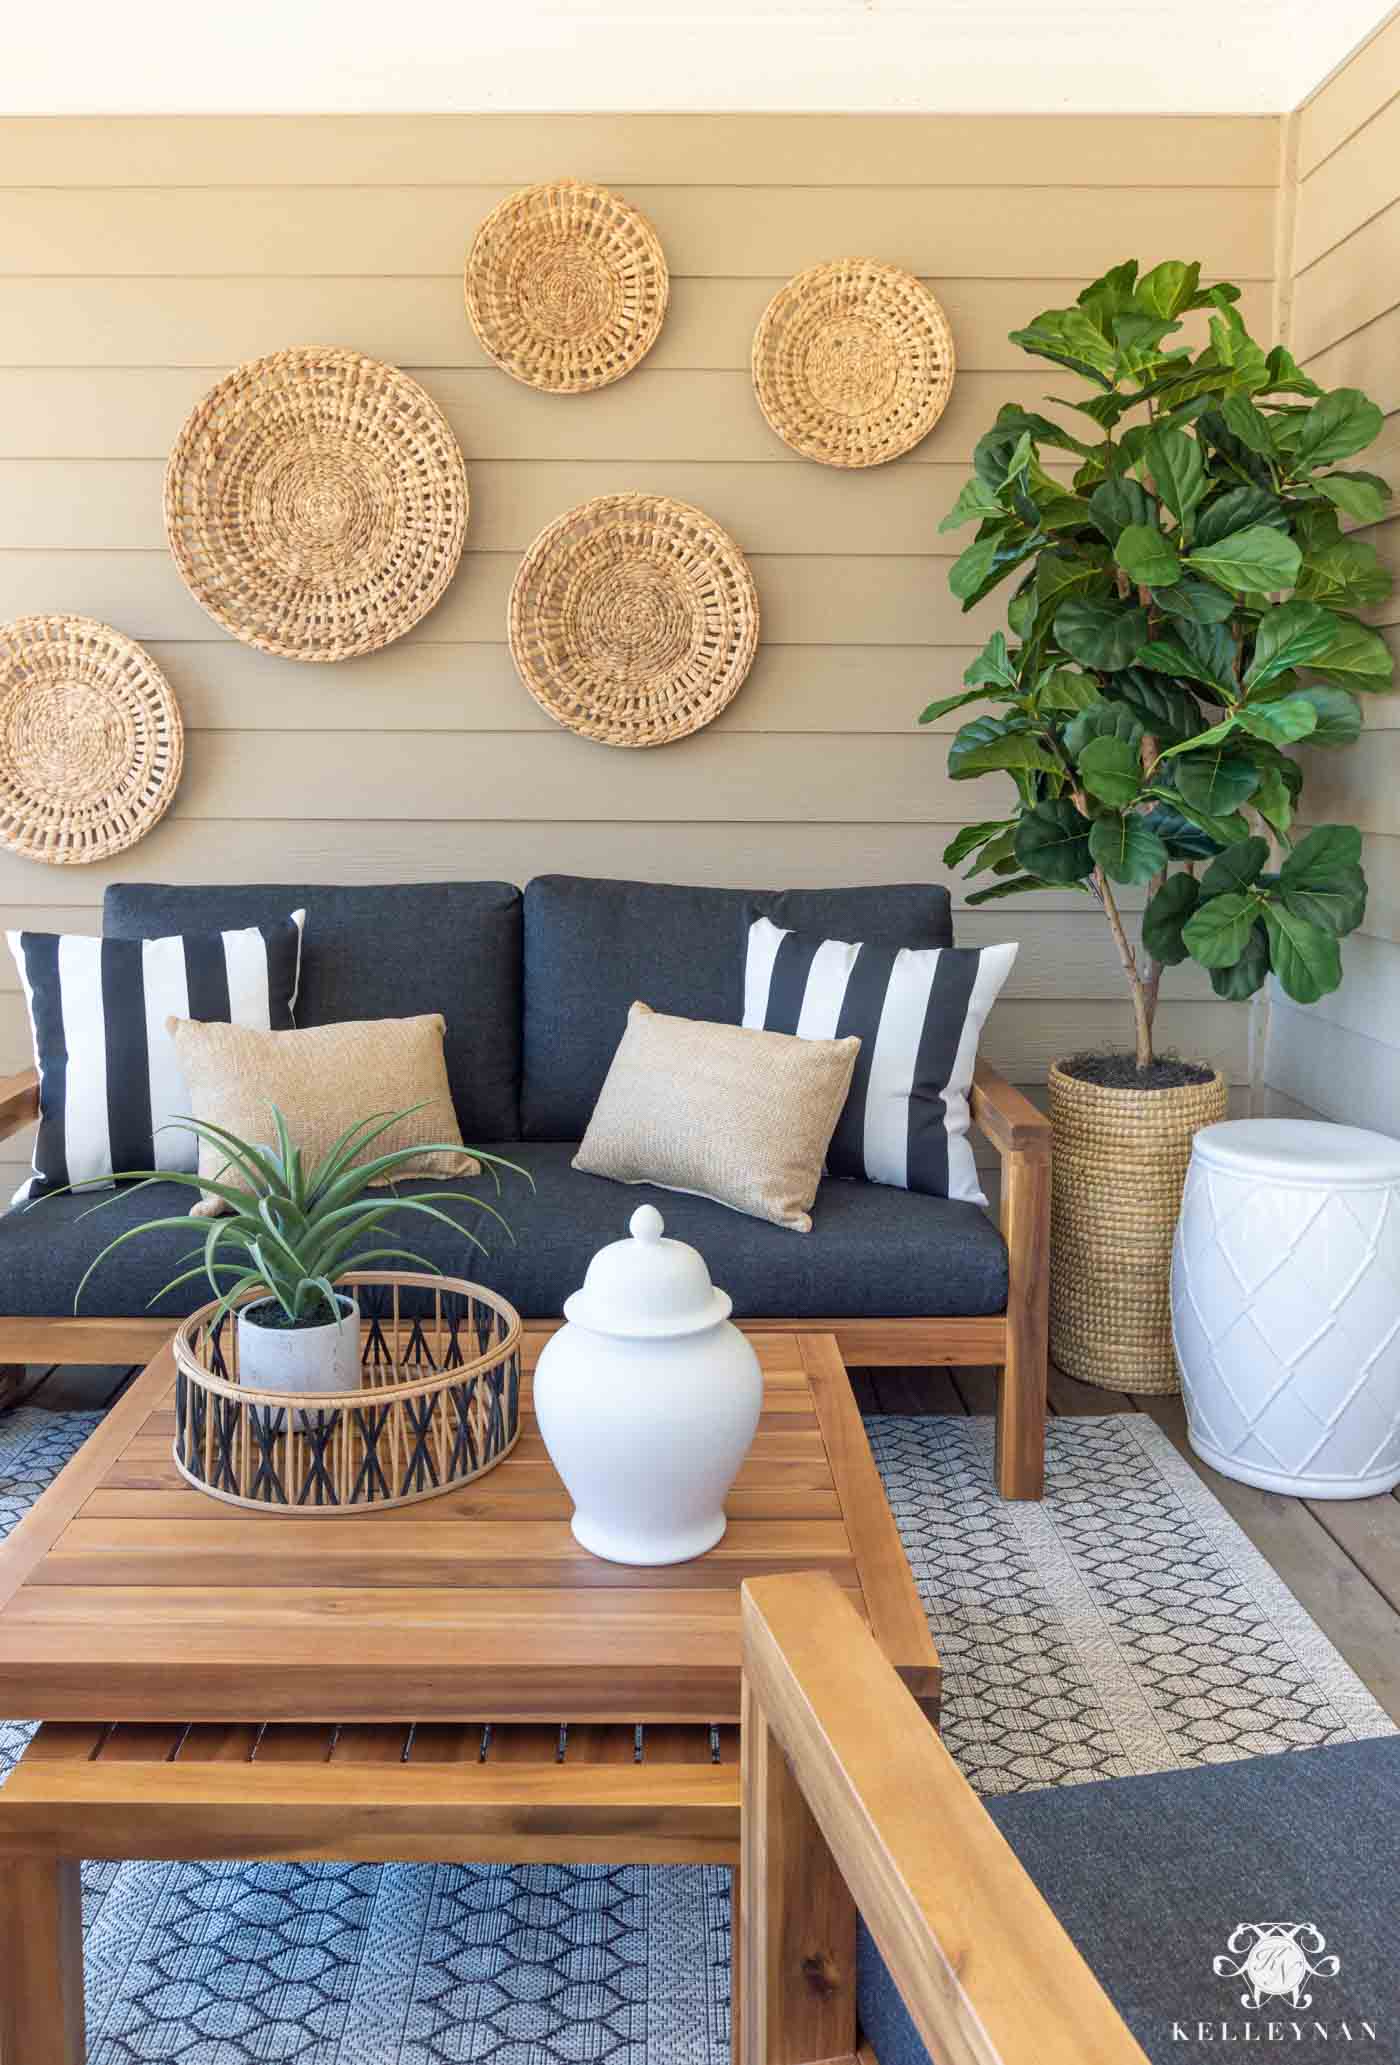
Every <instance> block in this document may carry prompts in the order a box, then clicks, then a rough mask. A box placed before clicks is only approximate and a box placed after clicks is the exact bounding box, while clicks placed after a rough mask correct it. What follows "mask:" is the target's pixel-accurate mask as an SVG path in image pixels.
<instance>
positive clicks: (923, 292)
mask: <svg viewBox="0 0 1400 2065" xmlns="http://www.w3.org/2000/svg"><path fill="white" fill-rule="evenodd" d="M953 371H954V356H953V333H952V331H951V330H950V329H949V327H948V318H947V317H946V316H945V315H944V313H943V310H942V309H941V308H940V307H939V305H938V302H937V301H936V300H935V298H934V296H933V295H932V294H931V293H930V292H929V290H928V288H927V287H926V286H924V284H923V282H922V281H921V280H916V279H915V278H914V276H913V274H912V273H907V272H902V271H901V270H900V268H899V267H898V266H897V265H885V264H884V263H883V262H882V261H881V260H879V259H878V258H835V259H832V260H831V261H830V263H829V264H826V265H814V266H811V267H810V268H809V269H808V270H807V271H806V272H800V273H798V275H797V276H796V278H795V279H791V280H789V281H788V283H787V285H786V286H785V287H780V288H779V289H778V292H777V293H776V294H775V295H774V296H773V299H772V300H771V301H770V302H769V304H768V306H767V308H766V309H765V310H764V313H763V317H762V320H761V321H760V323H759V326H758V329H757V331H756V332H755V334H754V340H753V383H754V387H755V388H756V390H757V393H758V401H759V406H760V408H761V409H762V410H763V413H764V415H765V416H766V417H767V418H768V421H769V424H770V425H771V427H772V428H773V429H774V430H776V431H777V433H778V436H779V437H780V438H781V439H782V440H783V443H784V444H787V445H791V447H792V449H793V450H794V451H795V452H801V453H802V455H803V457H804V458H807V459H817V460H819V461H820V462H821V464H822V465H823V466H850V467H854V466H883V465H884V464H885V463H886V461H887V460H890V459H897V458H898V457H899V456H900V454H901V453H902V452H907V451H909V450H910V449H911V448H912V447H913V446H914V445H916V444H917V443H918V442H919V440H920V438H923V437H927V436H928V433H929V432H930V431H931V430H932V428H933V426H934V424H935V423H936V422H937V421H938V419H939V417H940V416H941V415H942V414H943V411H944V409H945V408H946V407H947V404H948V397H949V395H950V394H951V393H952V391H953Z"/></svg>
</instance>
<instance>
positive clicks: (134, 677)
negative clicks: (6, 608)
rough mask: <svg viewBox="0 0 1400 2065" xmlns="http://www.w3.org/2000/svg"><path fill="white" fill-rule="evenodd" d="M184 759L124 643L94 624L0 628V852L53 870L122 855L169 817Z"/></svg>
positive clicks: (147, 678)
mask: <svg viewBox="0 0 1400 2065" xmlns="http://www.w3.org/2000/svg"><path fill="white" fill-rule="evenodd" d="M184 751H185V733H184V726H183V725H182V724H181V722H180V712H179V709H178V707H177V706H176V702H175V697H174V695H173V694H172V692H171V688H170V684H169V682H168V681H167V680H166V678H165V676H164V675H163V674H162V673H161V671H160V669H159V667H157V665H156V663H155V661H154V660H153V659H152V658H151V656H150V654H149V653H145V652H143V651H142V650H141V648H140V646H139V645H137V644H136V643H135V641H134V640H133V639H130V638H127V637H126V636H125V635H124V634H123V633H122V632H120V631H114V630H113V629H112V627H111V625H110V624H99V623H96V622H95V621H94V620H93V619H92V618H91V617H68V616H52V617H18V618H16V619H15V621H14V622H13V623H10V624H3V625H0V845H3V846H7V847H8V848H9V849H10V851H11V852H12V853H21V854H23V855H24V856H25V858H26V859H28V860H42V861H48V862H49V863H50V864H51V865H53V866H55V867H74V866H81V865H83V864H84V863H86V862H89V861H95V860H107V859H109V858H110V856H111V855H112V854H114V853H123V852H125V850H126V848H127V847H128V846H134V845H135V844H136V842H137V840H138V839H142V838H144V837H145V835H146V833H147V832H149V831H150V829H151V827H152V825H153V824H155V822H156V821H157V819H158V818H160V817H162V816H163V815H164V814H165V812H166V811H167V810H168V809H169V807H170V802H171V798H172V797H173V796H174V794H175V789H176V785H177V784H178V782H179V779H180V769H181V767H182V765H183V763H184Z"/></svg>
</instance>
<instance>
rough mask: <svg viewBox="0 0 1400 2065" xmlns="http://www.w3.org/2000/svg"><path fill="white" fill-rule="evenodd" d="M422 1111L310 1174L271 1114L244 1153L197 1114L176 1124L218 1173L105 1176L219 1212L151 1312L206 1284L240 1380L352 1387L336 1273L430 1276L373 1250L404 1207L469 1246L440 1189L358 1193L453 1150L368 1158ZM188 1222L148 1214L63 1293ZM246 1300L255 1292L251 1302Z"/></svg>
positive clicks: (404, 1256) (378, 1129)
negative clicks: (173, 1193)
mask: <svg viewBox="0 0 1400 2065" xmlns="http://www.w3.org/2000/svg"><path fill="white" fill-rule="evenodd" d="M422 1108H423V1107H422V1106H421V1105H416V1104H415V1105H409V1106H407V1107H405V1109H404V1110H402V1111H393V1112H376V1113H374V1114H373V1115H372V1116H371V1117H369V1118H365V1119H360V1120H358V1121H357V1122H356V1123H355V1124H354V1125H353V1126H347V1128H346V1129H345V1131H344V1132H343V1133H342V1134H341V1135H340V1137H339V1139H338V1140H336V1141H335V1143H334V1145H333V1146H332V1147H331V1148H330V1150H329V1152H328V1153H327V1154H326V1155H325V1156H324V1157H323V1158H322V1159H321V1161H320V1162H318V1163H317V1164H316V1165H315V1166H314V1167H313V1168H310V1169H307V1168H306V1167H305V1164H304V1159H303V1155H302V1151H301V1149H300V1148H299V1147H297V1146H296V1145H295V1144H294V1142H293V1141H292V1138H291V1134H290V1131H289V1129H288V1126H287V1122H286V1120H285V1118H284V1117H283V1115H282V1113H281V1112H280V1111H278V1110H277V1108H276V1106H274V1107H273V1108H272V1119H273V1125H274V1127H275V1129H276V1135H277V1144H276V1147H275V1148H272V1147H259V1146H254V1145H252V1144H251V1143H250V1142H248V1141H246V1140H241V1139H239V1137H238V1135H237V1134H236V1133H230V1132H227V1131H226V1130H225V1129H224V1128H223V1127H222V1126H215V1125H210V1124H208V1123H207V1122H205V1121H202V1120H199V1119H181V1120H179V1122H178V1123H179V1124H180V1125H181V1126H183V1127H187V1128H188V1129H189V1130H190V1131H191V1132H192V1133H194V1134H196V1135H197V1136H198V1137H199V1139H201V1140H203V1141H207V1142H209V1143H210V1145H212V1146H213V1147H214V1148H215V1150H216V1151H217V1152H218V1154H219V1155H221V1156H222V1158H223V1161H224V1167H223V1169H222V1171H221V1173H220V1175H219V1176H218V1177H210V1176H203V1175H199V1176H196V1175H190V1174H186V1173H184V1172H183V1171H178V1170H169V1169H164V1170H151V1169H138V1170H129V1171H126V1172H124V1174H123V1175H122V1176H121V1177H119V1178H118V1181H122V1182H125V1181H127V1180H128V1179H129V1178H131V1177H139V1178H140V1179H141V1183H140V1184H138V1188H139V1187H142V1186H144V1185H145V1184H149V1183H156V1182H159V1183H179V1184H183V1185H184V1186H186V1187H187V1188H189V1189H192V1190H197V1191H201V1192H203V1193H204V1194H205V1195H206V1196H208V1197H212V1198H217V1199H218V1200H219V1201H220V1202H221V1203H223V1204H224V1205H226V1206H227V1207H228V1216H225V1217H218V1218H214V1219H211V1221H210V1224H209V1231H208V1234H207V1235H206V1237H205V1239H204V1240H203V1241H202V1242H201V1244H200V1245H199V1246H198V1247H195V1248H192V1249H191V1250H190V1252H189V1253H188V1254H186V1255H184V1256H182V1257H181V1261H182V1263H189V1264H192V1265H193V1266H191V1267H188V1268H182V1269H181V1271H180V1273H179V1274H178V1275H177V1276H174V1277H172V1278H171V1280H170V1282H169V1283H168V1284H165V1285H164V1286H163V1287H162V1288H161V1289H160V1290H158V1291H157V1292H156V1294H155V1296H154V1297H153V1298H152V1299H151V1301H150V1302H151V1304H153V1305H154V1304H155V1303H156V1302H157V1300H159V1299H160V1298H163V1297H164V1296H165V1295H166V1293H167V1292H169V1291H173V1290H177V1289H179V1288H181V1287H182V1286H183V1285H185V1284H187V1283H191V1282H193V1281H195V1280H196V1279H198V1278H199V1277H201V1276H203V1277H206V1278H207V1279H208V1282H209V1286H210V1289H211V1290H212V1291H213V1294H214V1299H215V1304H214V1309H213V1311H212V1312H211V1314H210V1328H211V1331H212V1330H213V1328H215V1327H216V1326H217V1325H218V1324H219V1323H220V1321H221V1320H223V1318H224V1317H225V1316H226V1315H227V1314H228V1313H229V1312H230V1311H231V1310H233V1309H234V1308H235V1307H236V1308H237V1328H238V1367H239V1372H240V1375H241V1377H242V1378H243V1380H244V1381H245V1382H247V1383H249V1384H251V1385H254V1386H256V1387H257V1388H258V1389H261V1390H269V1391H293V1392H330V1391H353V1390H355V1389H356V1388H357V1387H358V1385H359V1382H360V1314H359V1308H358V1306H357V1305H356V1302H355V1300H354V1299H353V1298H352V1297H351V1296H350V1295H349V1294H348V1293H347V1292H345V1291H343V1290H340V1289H338V1288H337V1285H336V1279H337V1278H338V1277H340V1276H342V1275H343V1274H344V1273H345V1272H346V1271H347V1270H349V1269H351V1268H363V1267H365V1266H366V1265H367V1264H370V1263H379V1264H382V1263H385V1262H411V1263H413V1264H414V1265H415V1266H416V1267H417V1268H420V1269H423V1270H425V1271H427V1272H428V1273H429V1274H431V1275H434V1276H438V1275H441V1274H442V1271H441V1270H440V1269H439V1268H438V1266H437V1264H436V1263H434V1262H432V1261H430V1260H429V1259H428V1258H427V1257H426V1256H424V1255H420V1254H417V1253H415V1252H414V1251H413V1250H412V1249H410V1248H406V1247H401V1246H397V1245H393V1244H388V1245H386V1244H385V1243H384V1240H383V1238H382V1230H383V1228H384V1226H385V1224H386V1222H387V1221H388V1220H390V1219H391V1218H392V1217H394V1215H396V1214H399V1213H414V1214H417V1215H419V1216H421V1217H426V1218H429V1219H437V1220H440V1221H441V1222H442V1224H443V1225H444V1226H449V1227H451V1229H452V1231H453V1232H454V1233H457V1234H460V1235H461V1237H462V1239H463V1240H465V1241H469V1242H470V1243H471V1244H472V1246H473V1247H478V1248H480V1247H482V1242H481V1241H480V1240H479V1239H478V1237H477V1235H476V1234H474V1233H473V1232H472V1231H471V1229H470V1228H469V1227H467V1226H464V1225H462V1224H461V1222H460V1221H459V1220H458V1219H456V1218H454V1217H453V1216H452V1215H451V1214H450V1213H449V1212H447V1211H445V1210H444V1209H443V1205H444V1203H445V1202H448V1201H449V1200H445V1199H444V1197H443V1195H442V1193H441V1192H433V1191H425V1192H416V1191H415V1192H410V1193H408V1194H407V1195H404V1194H402V1193H400V1192H399V1191H396V1190H395V1191H391V1192H389V1193H388V1194H387V1195H381V1196H378V1197H368V1196H366V1194H365V1193H366V1192H367V1191H368V1189H369V1187H370V1185H371V1184H385V1183H388V1182H390V1181H391V1180H392V1179H393V1177H394V1176H395V1174H396V1172H398V1171H400V1170H402V1169H403V1167H404V1165H405V1164H406V1163H408V1162H411V1161H415V1160H417V1159H418V1158H419V1157H420V1156H422V1155H424V1154H432V1153H438V1152H447V1153H455V1154H460V1152H461V1142H460V1141H438V1142H429V1143H428V1144H427V1145H426V1146H425V1145H423V1144H422V1143H416V1144H415V1145H413V1146H411V1147H400V1148H395V1149H392V1150H390V1151H387V1152H385V1153H382V1154H377V1155H369V1149H370V1148H371V1147H372V1146H373V1145H374V1142H375V1141H376V1140H378V1139H380V1138H381V1137H382V1136H383V1135H384V1134H385V1133H387V1132H388V1131H389V1129H390V1128H391V1127H392V1126H395V1125H397V1124H399V1123H400V1121H401V1120H403V1119H406V1118H408V1117H410V1116H411V1115H412V1114H413V1113H414V1112H416V1111H420V1110H422ZM473 1153H475V1154H477V1155H478V1158H479V1159H481V1160H483V1161H486V1162H488V1163H491V1164H493V1165H494V1166H495V1167H496V1168H512V1169H513V1168H515V1164H514V1163H512V1162H504V1161H502V1160H501V1158H500V1157H499V1156H496V1155H485V1154H481V1153H480V1150H478V1149H473ZM366 1157H367V1158H366ZM517 1173H520V1174H523V1173H524V1172H523V1171H517ZM498 1180H499V1179H498ZM110 1202H111V1200H110V1199H107V1198H104V1199H103V1200H102V1203H101V1204H98V1205H94V1206H93V1207H92V1209H93V1211H101V1210H102V1209H103V1205H105V1204H108V1203H110ZM464 1202H465V1201H464ZM469 1202H470V1205H471V1207H472V1209H473V1210H474V1211H479V1212H487V1213H489V1214H490V1215H491V1216H492V1217H493V1218H496V1219H498V1220H500V1222H501V1224H502V1225H505V1223H506V1222H505V1221H504V1219H502V1218H501V1214H500V1213H499V1212H497V1211H496V1210H495V1208H494V1206H492V1205H489V1204H487V1203H486V1201H485V1200H484V1199H481V1198H472V1199H470V1200H469ZM189 1225H190V1220H189V1218H188V1217H187V1216H183V1215H177V1216H175V1217H166V1218H160V1219H148V1220H145V1221H143V1223H142V1224H141V1225H139V1226H133V1227H130V1228H128V1230H127V1231H126V1232H125V1233H121V1234H118V1236H117V1238H116V1239H115V1240H113V1241H109V1242H108V1244H107V1246H106V1247H105V1248H103V1250H102V1252H101V1253H100V1254H99V1255H98V1256H97V1257H96V1258H95V1259H94V1261H93V1262H92V1263H91V1264H90V1266H89V1267H88V1269H87V1271H86V1272H85V1274H84V1276H83V1279H82V1282H81V1283H80V1284H79V1285H78V1288H77V1292H76V1293H75V1295H74V1299H73V1304H74V1309H75V1310H76V1309H77V1304H78V1300H79V1299H80V1298H81V1297H82V1294H83V1291H84V1289H85V1288H86V1286H87V1282H88V1278H89V1277H91V1275H92V1274H93V1272H94V1270H96V1269H97V1268H98V1267H99V1266H100V1264H101V1263H102V1262H103V1261H105V1260H106V1258H107V1256H109V1255H111V1254H113V1253H114V1252H115V1251H116V1250H117V1249H118V1248H120V1247H122V1246H123V1245H124V1244H125V1243H126V1242H127V1241H129V1240H135V1239H137V1237H138V1236H139V1235H141V1234H145V1233H152V1232H155V1231H157V1230H160V1229H164V1228H184V1229H186V1230H188V1228H189ZM507 1231H509V1228H507ZM230 1277H231V1278H232V1279H233V1281H232V1282H229V1281H228V1279H229V1278H230ZM259 1292H261V1293H262V1295H261V1296H258V1295H256V1294H257V1293H259Z"/></svg>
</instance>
